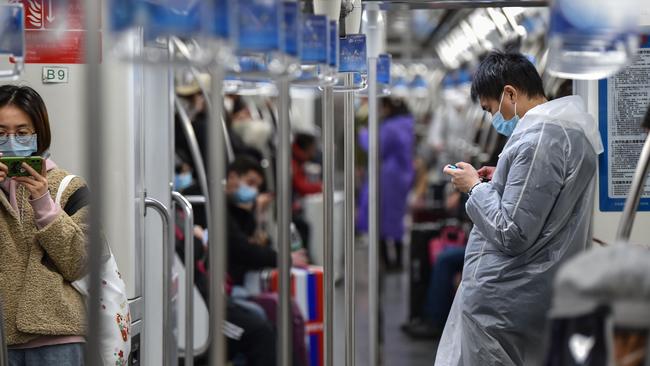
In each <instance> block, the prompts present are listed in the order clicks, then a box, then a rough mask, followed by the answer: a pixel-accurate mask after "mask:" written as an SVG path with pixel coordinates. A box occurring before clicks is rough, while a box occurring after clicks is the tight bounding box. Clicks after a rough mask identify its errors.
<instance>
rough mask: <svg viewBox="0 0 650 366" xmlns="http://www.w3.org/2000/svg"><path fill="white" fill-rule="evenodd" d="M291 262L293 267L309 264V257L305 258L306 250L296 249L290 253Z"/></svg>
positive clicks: (303, 266) (302, 266)
mask: <svg viewBox="0 0 650 366" xmlns="http://www.w3.org/2000/svg"><path fill="white" fill-rule="evenodd" d="M291 262H292V263H293V266H294V267H299V268H305V267H307V266H309V259H307V252H306V251H305V250H304V249H300V250H296V251H295V252H292V253H291Z"/></svg>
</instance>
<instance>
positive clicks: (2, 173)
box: [0, 153, 9, 183]
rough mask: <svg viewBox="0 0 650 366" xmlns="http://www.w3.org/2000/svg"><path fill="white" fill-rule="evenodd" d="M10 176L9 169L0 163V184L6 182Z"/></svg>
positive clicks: (0, 155) (0, 154)
mask: <svg viewBox="0 0 650 366" xmlns="http://www.w3.org/2000/svg"><path fill="white" fill-rule="evenodd" d="M0 157H2V153H0ZM8 174H9V168H8V167H7V166H6V165H4V164H2V163H0V183H2V182H4V181H5V180H6V179H7V175H8Z"/></svg>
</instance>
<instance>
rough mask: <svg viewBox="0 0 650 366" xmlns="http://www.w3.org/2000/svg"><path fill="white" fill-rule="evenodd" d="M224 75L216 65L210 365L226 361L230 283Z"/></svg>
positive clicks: (211, 132)
mask: <svg viewBox="0 0 650 366" xmlns="http://www.w3.org/2000/svg"><path fill="white" fill-rule="evenodd" d="M223 77H224V71H223V69H222V68H221V66H220V65H218V64H215V65H213V67H212V95H211V98H212V108H211V109H210V123H209V124H208V141H209V142H210V143H209V144H208V145H209V150H208V153H209V157H208V164H209V169H208V174H209V186H210V192H209V196H210V210H211V212H212V213H211V215H210V218H211V220H212V221H210V222H209V224H208V229H209V230H210V250H209V261H210V281H209V284H210V330H209V334H210V340H211V344H210V365H212V366H221V365H225V364H226V359H227V349H226V339H225V337H224V334H223V329H224V325H225V323H226V295H225V293H224V285H225V283H226V281H225V279H226V270H227V267H226V266H227V261H226V258H227V255H228V246H227V239H228V236H227V230H228V227H227V224H226V215H227V212H226V191H225V187H224V186H223V182H224V181H225V178H226V151H225V146H224V130H223V128H222V126H221V118H222V114H223V100H222V98H223V96H222V89H223Z"/></svg>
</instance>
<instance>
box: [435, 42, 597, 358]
mask: <svg viewBox="0 0 650 366" xmlns="http://www.w3.org/2000/svg"><path fill="white" fill-rule="evenodd" d="M472 98H473V99H474V100H478V101H480V103H481V106H482V107H483V109H484V110H485V111H487V112H489V113H491V114H492V115H493V120H492V123H493V125H494V128H495V129H496V130H497V131H498V132H499V133H501V134H503V135H506V136H509V139H508V142H507V144H506V146H505V147H504V149H503V151H502V153H501V155H500V157H499V161H498V163H497V166H496V168H483V169H481V170H479V171H476V170H475V169H474V168H473V167H472V166H471V165H469V164H467V163H463V162H459V163H456V164H454V165H448V166H447V167H446V168H445V169H444V172H445V173H446V174H448V175H450V176H451V177H452V182H453V184H454V185H455V186H456V188H457V189H458V190H459V191H461V192H465V193H468V194H469V199H468V200H467V204H466V211H467V214H468V215H469V217H470V219H471V220H472V222H473V223H474V228H473V229H472V232H471V234H470V237H469V240H468V244H467V248H466V254H465V265H464V269H463V278H462V282H461V285H460V287H459V288H458V291H457V293H456V298H455V299H454V303H453V305H452V309H451V312H450V315H449V317H448V319H447V324H446V326H445V330H444V332H443V335H442V339H441V342H440V346H439V348H438V352H437V356H436V357H437V358H436V365H444V366H446V365H453V366H457V365H533V366H534V365H539V364H541V363H542V362H543V360H544V356H543V352H544V350H545V347H544V342H545V341H546V334H547V322H546V314H547V312H548V309H549V307H550V299H551V292H552V283H553V277H554V275H555V273H556V271H557V269H558V267H559V266H560V265H561V264H562V263H563V262H564V261H566V260H567V259H569V258H570V257H571V256H573V255H575V254H577V253H579V252H581V251H583V250H585V249H586V248H587V247H589V246H590V245H591V234H590V232H591V230H590V229H591V221H592V211H593V207H594V194H595V177H596V166H597V156H598V154H600V153H601V152H602V151H603V146H602V143H601V139H600V134H599V133H598V126H597V124H596V122H595V121H594V120H593V118H592V117H591V116H590V115H589V114H588V113H587V112H586V110H585V107H584V103H583V101H582V99H581V98H580V97H578V96H569V97H565V98H559V99H556V100H553V101H547V100H546V97H545V95H544V89H543V86H542V80H541V78H540V76H539V74H538V73H537V70H536V69H535V66H534V65H533V64H532V63H530V61H528V60H527V59H526V58H525V57H524V56H523V55H521V54H514V53H507V54H506V53H500V52H493V53H491V54H489V55H488V56H487V57H486V58H485V59H484V60H483V61H482V62H481V64H480V65H479V68H478V70H477V71H476V74H475V75H474V79H473V82H472ZM482 177H483V178H484V180H489V182H482V180H481V178H482Z"/></svg>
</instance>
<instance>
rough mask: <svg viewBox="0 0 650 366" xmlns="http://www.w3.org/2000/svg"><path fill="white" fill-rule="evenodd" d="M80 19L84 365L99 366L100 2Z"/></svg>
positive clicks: (86, 8) (88, 5)
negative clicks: (86, 274)
mask: <svg viewBox="0 0 650 366" xmlns="http://www.w3.org/2000/svg"><path fill="white" fill-rule="evenodd" d="M83 4H84V5H83V6H84V8H83V9H84V18H85V22H86V29H88V30H89V36H88V37H86V42H85V44H84V46H85V58H86V84H85V89H86V90H85V92H84V95H85V97H86V99H85V102H84V104H85V106H86V111H85V113H86V122H87V125H86V145H85V150H86V154H85V156H87V160H86V174H88V176H87V177H88V184H89V186H90V187H91V188H92V189H91V190H90V212H89V219H88V221H89V225H90V228H89V230H90V231H89V233H88V242H89V245H88V268H89V269H90V286H89V298H88V307H87V309H88V314H87V320H88V322H87V324H88V328H87V334H86V340H87V343H86V352H85V356H84V357H85V364H86V365H99V364H101V361H100V357H99V355H100V341H101V338H100V337H101V334H103V332H102V329H101V323H100V321H99V315H100V314H99V311H100V310H99V307H100V296H101V294H100V292H101V286H100V283H99V281H100V267H101V257H102V248H103V245H102V243H103V241H102V234H101V225H102V223H103V217H102V216H103V212H102V211H103V193H104V192H103V191H102V187H104V183H105V180H104V167H105V166H106V165H105V164H104V139H105V137H104V133H103V132H102V131H103V127H104V124H103V120H104V113H103V109H102V100H103V99H102V94H103V90H102V68H101V65H100V58H101V56H100V55H101V43H100V42H98V41H97V38H95V37H94V36H92V35H94V34H95V32H99V29H100V24H99V23H100V16H99V14H102V9H101V4H102V2H100V1H85V2H84V3H83Z"/></svg>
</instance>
